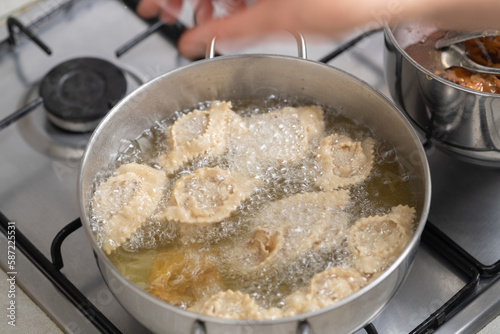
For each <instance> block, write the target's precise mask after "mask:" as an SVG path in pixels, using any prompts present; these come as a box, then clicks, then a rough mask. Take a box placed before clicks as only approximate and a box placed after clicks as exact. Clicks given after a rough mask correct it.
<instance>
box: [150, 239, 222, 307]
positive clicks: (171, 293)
mask: <svg viewBox="0 0 500 334" xmlns="http://www.w3.org/2000/svg"><path fill="white" fill-rule="evenodd" d="M215 265H216V258H215V255H214V253H213V251H210V252H209V251H207V250H204V249H201V248H200V249H193V248H191V249H188V250H185V249H178V248H174V249H171V250H169V251H166V252H163V253H160V254H159V255H158V256H157V257H156V259H155V260H154V262H153V266H152V267H151V271H150V276H149V285H148V287H149V292H150V293H151V294H152V295H154V296H156V297H158V298H160V299H163V300H165V301H166V302H168V303H170V304H172V305H176V306H179V307H182V308H184V309H186V308H188V307H190V306H192V305H194V303H196V302H197V301H200V300H204V299H206V298H208V297H209V296H212V295H214V294H215V293H217V292H218V291H221V290H222V289H223V287H222V283H221V281H220V278H219V275H218V274H217V272H216V271H215Z"/></svg>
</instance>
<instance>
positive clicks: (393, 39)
mask: <svg viewBox="0 0 500 334" xmlns="http://www.w3.org/2000/svg"><path fill="white" fill-rule="evenodd" d="M393 28H397V26H394V27H390V26H388V25H385V27H384V33H385V35H386V36H387V37H388V38H389V39H390V41H391V43H392V45H393V46H394V47H395V48H396V49H397V50H398V51H399V52H400V53H401V54H402V55H403V56H404V57H405V58H406V59H407V60H408V61H409V62H410V63H411V64H412V65H413V66H415V67H416V68H417V69H418V70H419V71H420V72H422V73H423V74H425V76H426V77H427V78H429V77H430V79H434V80H437V81H439V82H441V83H442V84H444V85H446V86H450V87H452V88H455V89H458V90H460V91H463V92H466V93H472V94H476V95H480V96H487V97H500V94H498V93H490V92H482V91H479V90H475V89H472V88H468V87H464V86H461V85H459V84H457V83H454V82H452V81H450V80H447V79H445V78H442V77H440V76H438V75H436V74H434V73H432V72H431V71H429V70H428V69H426V68H425V67H424V66H422V65H420V64H419V63H418V62H417V61H415V60H414V59H413V58H412V57H410V56H409V55H408V53H406V51H405V50H404V49H403V48H402V47H401V45H399V42H398V41H397V40H396V37H395V36H394V34H393V32H392V29H393Z"/></svg>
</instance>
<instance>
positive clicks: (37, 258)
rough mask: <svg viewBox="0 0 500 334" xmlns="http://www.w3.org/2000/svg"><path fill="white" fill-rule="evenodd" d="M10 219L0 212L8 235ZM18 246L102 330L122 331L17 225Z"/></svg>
mask: <svg viewBox="0 0 500 334" xmlns="http://www.w3.org/2000/svg"><path fill="white" fill-rule="evenodd" d="M8 226H9V220H8V219H7V217H5V215H4V214H3V213H2V212H0V230H1V232H2V233H3V234H4V235H5V236H6V237H7V232H8ZM16 247H17V248H19V249H20V250H21V252H22V253H23V254H24V255H25V256H26V257H27V258H28V259H29V260H30V261H31V262H32V263H33V264H34V265H35V266H36V267H37V268H38V270H39V271H40V272H41V273H43V274H44V275H45V277H47V278H48V279H49V280H50V281H51V282H52V284H54V286H55V287H56V288H57V289H58V290H59V291H60V292H61V293H62V294H63V295H64V296H65V297H66V298H67V299H68V300H69V301H70V302H71V303H72V304H73V305H74V306H75V307H76V308H77V309H78V310H79V311H80V312H81V313H82V314H83V315H84V316H85V317H86V318H87V319H88V320H89V321H90V322H91V323H92V324H93V325H94V326H95V327H96V328H97V329H98V330H99V331H100V332H101V333H116V334H120V333H121V332H120V331H119V330H118V328H116V327H115V325H113V323H111V321H109V320H108V318H106V316H104V315H103V314H102V313H101V312H100V311H99V310H98V309H97V308H96V307H95V306H94V305H93V304H92V303H91V302H90V301H89V300H88V299H87V298H86V297H85V296H84V295H83V294H82V293H81V292H80V290H78V288H77V287H75V286H74V285H73V284H72V283H71V282H70V281H69V280H68V279H67V278H66V276H64V275H63V274H62V273H61V272H60V271H59V270H58V269H57V268H56V267H55V265H54V264H53V263H52V262H50V261H49V260H48V259H47V258H46V257H45V256H44V255H43V254H42V253H41V252H40V251H39V250H38V249H37V248H36V247H35V245H33V244H32V243H31V241H29V239H28V238H27V237H26V236H25V235H24V234H23V233H22V232H21V231H20V230H19V228H17V227H16Z"/></svg>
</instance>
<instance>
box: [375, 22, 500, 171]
mask: <svg viewBox="0 0 500 334" xmlns="http://www.w3.org/2000/svg"><path fill="white" fill-rule="evenodd" d="M417 25H418V23H410V24H409V26H396V27H393V28H386V29H385V50H384V51H385V69H386V76H387V81H388V84H389V90H390V92H391V95H392V97H393V98H394V100H395V101H396V103H397V104H398V105H399V107H400V108H401V109H402V110H403V111H405V112H406V113H407V114H408V116H409V117H410V118H411V119H412V121H413V122H414V123H415V124H416V125H417V127H418V128H420V130H422V131H423V132H424V133H425V134H426V135H427V136H428V137H430V138H431V139H432V141H433V142H434V143H436V144H437V145H438V147H440V148H442V149H444V150H446V151H447V152H449V153H452V154H454V155H455V156H457V157H458V158H461V159H462V160H466V161H469V162H472V163H475V164H480V165H489V166H500V94H493V93H483V92H480V91H476V90H473V89H470V88H465V87H462V86H460V85H458V84H455V83H453V82H451V81H448V80H446V79H443V78H441V77H439V76H437V75H435V74H434V73H432V72H431V71H429V70H427V69H426V68H424V67H423V66H422V65H420V64H419V63H417V62H416V61H415V60H413V59H412V58H411V57H410V56H409V55H408V54H407V53H406V52H405V50H404V45H407V44H408V43H411V42H409V41H410V40H414V41H415V40H416V38H415V34H416V31H418V29H416V28H415V26H417Z"/></svg>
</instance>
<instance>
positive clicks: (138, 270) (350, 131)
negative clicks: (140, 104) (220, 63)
mask: <svg viewBox="0 0 500 334" xmlns="http://www.w3.org/2000/svg"><path fill="white" fill-rule="evenodd" d="M231 102H232V104H233V110H234V111H235V112H237V113H238V114H240V115H241V116H243V117H252V116H254V115H257V114H260V113H265V112H269V111H272V110H274V109H279V108H282V107H284V106H301V105H306V104H305V103H303V102H301V101H294V100H283V99H277V98H275V97H272V96H271V97H270V98H269V99H267V100H264V101H262V102H259V103H256V102H255V101H251V100H238V101H231ZM208 105H209V103H208V102H207V103H202V104H200V105H199V106H198V109H204V108H207V106H208ZM322 107H323V109H324V111H325V114H324V121H325V130H326V133H325V136H327V135H329V134H332V133H339V134H343V135H347V136H349V137H351V138H352V139H354V140H363V139H365V138H367V137H372V138H374V139H376V141H377V144H376V145H375V149H374V165H373V168H372V171H371V173H370V176H369V177H368V178H367V179H366V180H365V181H364V182H362V183H360V184H357V185H354V186H352V187H350V188H349V193H350V197H351V204H350V206H349V210H348V211H349V212H348V213H349V215H350V216H351V217H352V219H351V220H350V223H349V224H352V223H354V221H355V220H356V219H358V218H360V217H367V216H371V215H383V214H386V213H387V212H388V211H389V210H390V208H391V207H393V206H397V205H399V204H406V205H409V206H413V207H415V206H416V200H415V196H414V195H413V193H412V189H411V185H410V182H409V175H408V172H407V171H406V170H405V169H404V168H403V166H402V165H401V163H400V162H399V160H398V155H397V152H396V151H395V149H394V148H393V147H392V146H391V145H390V144H389V143H386V142H384V141H383V139H381V138H378V137H377V136H375V135H374V134H373V133H371V132H370V131H369V130H368V129H367V128H365V127H363V126H362V125H360V124H357V123H356V122H355V121H353V120H351V119H349V118H347V117H345V116H343V115H341V114H340V113H339V112H337V111H336V110H335V109H334V108H332V107H328V106H322ZM185 112H189V110H184V111H182V112H179V113H176V114H175V115H173V116H172V117H170V118H168V119H165V120H162V121H160V122H157V123H156V124H154V125H153V126H152V127H151V128H150V129H148V130H146V131H145V132H144V133H143V134H142V135H141V136H140V137H139V138H137V139H134V140H131V141H130V145H129V146H128V148H127V149H126V150H124V151H123V152H121V153H120V154H119V155H118V158H117V159H116V161H115V163H114V164H113V166H111V167H110V170H109V171H107V172H106V173H103V175H102V179H104V178H106V177H108V176H109V175H111V174H112V172H113V170H115V169H116V168H117V167H118V166H120V165H122V164H125V163H131V162H136V163H142V164H146V165H149V166H153V167H157V168H159V166H157V165H156V162H155V160H156V158H157V157H158V156H159V155H160V154H161V152H165V151H166V150H167V146H166V134H165V133H166V129H167V128H168V126H170V125H171V124H173V122H174V121H175V119H177V118H178V117H180V115H182V113H185ZM214 166H220V168H222V169H230V168H231V167H232V163H231V159H230V158H228V157H227V155H225V156H222V157H218V158H207V159H201V160H196V161H194V162H191V163H189V164H187V165H186V166H184V167H183V168H181V169H180V170H178V171H177V172H176V173H175V174H174V175H172V176H170V177H169V185H168V186H167V187H166V188H167V189H171V188H172V186H173V183H174V182H175V180H177V179H178V178H179V177H181V176H182V175H185V174H188V173H191V172H192V171H194V170H196V169H198V168H202V167H214ZM256 173H257V174H258V175H256V177H258V178H260V179H261V180H262V182H261V186H259V187H258V189H256V191H255V192H254V193H253V194H252V196H251V197H250V199H248V200H246V201H245V202H243V203H242V204H241V205H240V207H239V208H238V210H236V212H234V213H233V214H232V215H231V216H230V217H228V218H227V219H224V220H223V221H222V222H220V223H216V224H212V225H209V226H201V227H200V226H187V224H184V225H186V226H180V225H182V224H176V223H171V222H165V221H155V220H149V221H148V222H147V223H146V224H144V226H143V227H142V228H141V229H140V230H139V231H138V232H137V233H136V234H135V235H134V236H133V237H132V238H131V239H130V241H129V242H127V243H126V244H125V245H123V246H122V247H120V248H118V249H117V250H116V251H115V252H113V253H112V254H110V255H109V258H110V260H111V261H112V263H113V264H114V265H115V266H116V267H117V268H118V270H119V271H120V272H121V273H122V274H123V275H124V276H125V277H127V278H128V279H129V280H131V281H132V282H133V283H135V284H136V285H138V286H139V287H141V288H143V289H145V290H148V284H149V283H150V282H149V279H150V270H151V266H152V263H153V261H154V259H155V258H156V256H157V255H158V254H160V253H162V252H167V251H169V250H172V249H177V250H178V249H180V250H183V251H184V253H185V254H188V253H189V252H190V251H193V250H194V251H195V252H198V253H200V252H201V254H203V252H207V254H210V256H213V254H216V256H217V257H218V259H219V260H218V268H217V270H218V274H219V277H220V279H221V282H222V285H223V286H225V287H226V288H227V289H231V290H233V291H236V290H240V291H242V292H243V293H248V294H250V296H251V297H252V298H254V299H255V300H256V301H257V303H258V304H259V305H260V306H262V307H266V308H267V307H270V306H278V307H279V306H282V305H283V299H284V297H286V296H287V295H289V294H290V293H291V292H293V291H295V290H297V289H298V288H300V287H303V286H306V285H307V284H308V282H309V281H310V279H311V277H312V276H313V275H314V274H316V273H318V272H320V271H323V270H326V269H328V268H329V267H332V266H339V265H342V264H346V265H349V264H350V259H349V256H348V250H347V247H346V245H345V242H344V244H342V245H341V246H340V247H338V248H337V249H335V250H333V251H331V252H329V253H320V254H315V253H312V252H308V253H306V254H304V255H303V256H301V257H300V258H298V259H296V260H294V261H292V262H291V263H289V264H287V265H285V266H283V267H280V268H279V270H269V271H266V270H264V271H262V272H260V273H258V274H256V275H245V274H244V271H242V270H240V269H239V268H237V267H233V266H231V261H228V257H227V254H231V250H232V248H233V247H235V245H238V244H242V243H244V242H245V240H248V238H249V235H250V233H251V231H252V228H253V227H254V225H253V223H252V221H253V219H254V218H255V215H256V213H257V212H259V211H260V210H261V208H262V207H263V206H264V205H266V204H267V203H269V202H271V201H276V200H279V199H282V198H285V197H288V196H291V195H294V194H299V193H304V192H310V191H319V189H318V188H317V187H316V186H315V178H316V176H317V175H318V165H317V162H316V161H315V159H314V157H313V154H309V155H308V156H307V157H306V158H305V159H302V160H301V161H300V162H299V163H295V164H293V165H292V166H283V165H263V166H260V168H259V169H258V171H257V172H256ZM102 179H101V180H102ZM96 182H97V183H98V182H99V180H97V181H96ZM168 191H169V190H167V193H166V194H165V195H166V198H168ZM160 206H161V205H160ZM97 225H98V224H96V227H95V228H94V229H95V230H97V233H99V227H98V226H97Z"/></svg>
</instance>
